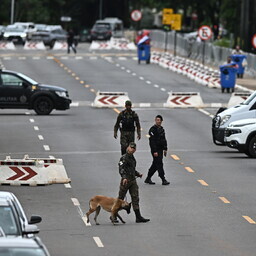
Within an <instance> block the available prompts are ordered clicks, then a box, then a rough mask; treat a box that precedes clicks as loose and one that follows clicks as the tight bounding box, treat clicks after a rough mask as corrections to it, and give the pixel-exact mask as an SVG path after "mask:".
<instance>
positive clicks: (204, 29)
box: [198, 25, 212, 41]
mask: <svg viewBox="0 0 256 256" xmlns="http://www.w3.org/2000/svg"><path fill="white" fill-rule="evenodd" d="M198 35H199V37H200V38H201V39H202V40H203V41H205V40H208V39H210V38H211V37H212V30H211V28H210V27H209V26H205V25H204V26H201V27H200V28H199V29H198Z"/></svg>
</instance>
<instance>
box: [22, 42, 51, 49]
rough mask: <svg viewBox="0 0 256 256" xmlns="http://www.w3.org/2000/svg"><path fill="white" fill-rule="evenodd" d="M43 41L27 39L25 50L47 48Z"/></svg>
mask: <svg viewBox="0 0 256 256" xmlns="http://www.w3.org/2000/svg"><path fill="white" fill-rule="evenodd" d="M45 49H46V48H45V45H44V42H43V41H26V43H25V45H24V50H45Z"/></svg>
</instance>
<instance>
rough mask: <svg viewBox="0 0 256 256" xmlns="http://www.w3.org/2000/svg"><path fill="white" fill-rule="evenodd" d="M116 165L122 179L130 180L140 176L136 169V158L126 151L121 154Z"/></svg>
mask: <svg viewBox="0 0 256 256" xmlns="http://www.w3.org/2000/svg"><path fill="white" fill-rule="evenodd" d="M118 166H119V173H120V175H121V177H122V179H128V180H130V181H131V180H135V179H136V177H139V176H140V173H139V172H137V171H136V159H135V158H134V156H133V154H129V153H126V154H124V155H122V157H121V158H120V161H119V163H118Z"/></svg>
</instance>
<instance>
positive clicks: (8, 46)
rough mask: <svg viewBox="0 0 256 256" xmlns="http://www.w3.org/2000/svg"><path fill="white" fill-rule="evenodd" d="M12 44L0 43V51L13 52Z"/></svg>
mask: <svg viewBox="0 0 256 256" xmlns="http://www.w3.org/2000/svg"><path fill="white" fill-rule="evenodd" d="M15 49H16V47H15V45H14V44H13V42H5V41H0V50H15Z"/></svg>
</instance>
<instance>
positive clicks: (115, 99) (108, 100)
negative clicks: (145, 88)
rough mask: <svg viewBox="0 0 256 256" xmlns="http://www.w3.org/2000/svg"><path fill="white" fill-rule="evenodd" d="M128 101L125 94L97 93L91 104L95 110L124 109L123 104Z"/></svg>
mask: <svg viewBox="0 0 256 256" xmlns="http://www.w3.org/2000/svg"><path fill="white" fill-rule="evenodd" d="M127 100H130V99H129V97H128V93H127V92H100V91H99V92H97V95H96V98H95V100H94V102H93V104H92V106H93V107H97V108H117V107H124V106H125V102H126V101H127Z"/></svg>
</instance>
